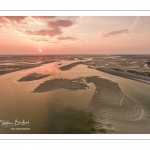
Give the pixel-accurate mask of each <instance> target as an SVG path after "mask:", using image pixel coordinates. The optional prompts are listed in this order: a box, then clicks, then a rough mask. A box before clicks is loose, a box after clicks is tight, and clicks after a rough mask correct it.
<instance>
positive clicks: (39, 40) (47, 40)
mask: <svg viewBox="0 0 150 150" xmlns="http://www.w3.org/2000/svg"><path fill="white" fill-rule="evenodd" d="M31 40H32V41H36V42H49V39H31Z"/></svg>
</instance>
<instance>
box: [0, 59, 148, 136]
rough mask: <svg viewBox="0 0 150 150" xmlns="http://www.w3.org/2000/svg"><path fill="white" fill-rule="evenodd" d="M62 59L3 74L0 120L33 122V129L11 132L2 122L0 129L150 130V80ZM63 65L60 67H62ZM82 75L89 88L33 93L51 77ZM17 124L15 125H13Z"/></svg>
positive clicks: (64, 77)
mask: <svg viewBox="0 0 150 150" xmlns="http://www.w3.org/2000/svg"><path fill="white" fill-rule="evenodd" d="M73 62H75V61H63V60H62V61H58V62H53V63H50V64H45V65H42V66H40V67H36V68H32V69H27V70H22V71H18V72H13V73H9V74H5V75H2V76H0V83H1V85H0V95H1V98H0V120H9V121H14V120H15V119H18V120H23V119H25V120H26V121H27V120H29V122H30V123H29V126H21V125H20V126H15V128H16V127H18V128H22V127H23V128H29V129H30V130H25V131H24V130H13V129H12V126H9V127H4V126H1V125H0V133H52V134H55V133H56V134H57V133H62V134H63V133H64V134H65V133H150V118H149V116H150V93H149V89H150V84H146V83H142V82H138V81H134V80H131V79H125V78H122V77H117V76H114V75H110V74H107V73H103V72H101V71H98V70H95V69H90V68H88V67H87V65H83V64H82V65H81V64H79V65H77V66H75V67H73V68H71V69H69V70H66V71H61V70H60V69H59V67H60V66H65V65H67V64H70V63H73ZM60 64H61V65H60ZM35 72H36V73H40V74H51V76H48V77H45V78H42V79H39V80H34V81H30V82H18V80H19V79H20V78H22V77H24V76H26V75H28V74H31V73H35ZM79 77H83V80H84V83H85V84H87V85H88V86H89V88H86V89H83V90H69V89H65V87H64V88H63V86H61V88H58V89H54V90H49V91H46V92H42V93H33V91H34V90H35V89H36V88H37V87H38V86H39V85H40V84H41V83H43V82H45V81H47V80H52V79H60V78H63V79H76V78H79ZM13 128H14V127H13Z"/></svg>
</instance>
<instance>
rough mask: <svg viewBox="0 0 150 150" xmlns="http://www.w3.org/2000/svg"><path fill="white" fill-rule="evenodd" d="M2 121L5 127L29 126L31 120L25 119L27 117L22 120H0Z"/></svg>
mask: <svg viewBox="0 0 150 150" xmlns="http://www.w3.org/2000/svg"><path fill="white" fill-rule="evenodd" d="M0 123H2V126H4V127H10V126H19V125H22V126H28V125H29V120H28V121H25V119H23V120H22V121H19V120H17V119H15V121H14V122H10V121H9V120H7V121H5V120H0Z"/></svg>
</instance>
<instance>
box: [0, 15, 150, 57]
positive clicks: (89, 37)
mask: <svg viewBox="0 0 150 150" xmlns="http://www.w3.org/2000/svg"><path fill="white" fill-rule="evenodd" d="M40 49H41V50H42V52H39V50H40ZM39 53H40V54H150V17H144V16H143V17H136V16H129V17H124V16H122V17H120V16H118V17H97V16H96V17H92V16H91V17H90V16H89V17H88V16H80V17H79V16H77V17H69V16H66V17H55V16H34V17H29V16H18V17H16V16H12V17H9V16H4V17H2V16H1V17H0V54H39Z"/></svg>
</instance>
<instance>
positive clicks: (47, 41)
mask: <svg viewBox="0 0 150 150" xmlns="http://www.w3.org/2000/svg"><path fill="white" fill-rule="evenodd" d="M31 40H32V41H34V42H42V43H45V44H46V43H54V44H55V43H58V42H57V41H50V39H45V38H43V39H31Z"/></svg>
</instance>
